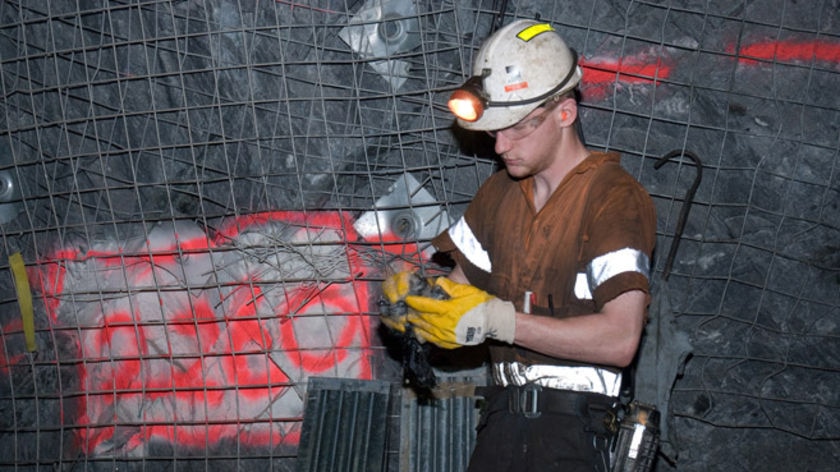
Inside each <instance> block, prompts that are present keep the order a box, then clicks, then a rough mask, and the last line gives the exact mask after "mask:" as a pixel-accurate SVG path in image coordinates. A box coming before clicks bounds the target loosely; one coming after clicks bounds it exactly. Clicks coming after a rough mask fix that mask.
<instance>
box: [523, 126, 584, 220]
mask: <svg viewBox="0 0 840 472" xmlns="http://www.w3.org/2000/svg"><path fill="white" fill-rule="evenodd" d="M563 141H565V142H568V143H569V145H567V146H561V147H558V149H557V152H556V153H555V157H554V162H553V164H552V165H551V166H550V167H548V168H547V169H545V170H543V171H542V172H540V173H538V174H535V175H534V196H533V197H534V207H535V208H536V209H537V211H540V209H542V207H543V206H544V205H545V204H546V202H548V199H549V198H551V195H553V194H554V191H555V190H557V187H559V186H560V184H561V183H563V181H564V180H565V179H566V177H567V176H568V175H569V173H570V172H572V170H574V168H575V167H577V166H578V165H579V164H580V163H581V162H583V161H584V160H585V159H586V157H587V156H589V150H588V149H586V147H585V146H584V145H583V143H581V142H580V140H577V139H571V140H563ZM561 142H562V141H561Z"/></svg>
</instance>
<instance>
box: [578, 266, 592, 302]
mask: <svg viewBox="0 0 840 472" xmlns="http://www.w3.org/2000/svg"><path fill="white" fill-rule="evenodd" d="M575 296H576V297H577V298H578V300H592V291H591V290H589V278H588V277H586V274H584V273H583V272H578V275H577V278H576V279H575Z"/></svg>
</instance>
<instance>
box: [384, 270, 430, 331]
mask: <svg viewBox="0 0 840 472" xmlns="http://www.w3.org/2000/svg"><path fill="white" fill-rule="evenodd" d="M418 280H419V281H421V282H422V281H423V279H422V278H420V275H418V274H417V273H416V272H413V271H403V272H397V273H396V274H394V275H391V276H389V277H388V278H386V279H385V280H384V281H383V282H382V294H383V295H384V296H385V300H382V301H381V302H380V303H379V307H380V309H379V315H380V319H381V320H382V323H384V324H385V326H387V327H389V328H391V329H393V330H394V331H397V332H399V333H405V330H406V327H407V326H408V320H407V317H408V314H409V312H410V311H411V310H410V309H409V307H408V305H407V304H406V303H405V297H406V296H407V295H409V294H410V293H412V290H415V287H414V285H416V284H417V281H418Z"/></svg>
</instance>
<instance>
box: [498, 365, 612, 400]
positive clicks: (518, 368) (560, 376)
mask: <svg viewBox="0 0 840 472" xmlns="http://www.w3.org/2000/svg"><path fill="white" fill-rule="evenodd" d="M493 379H494V380H495V381H496V384H498V385H501V386H502V387H507V386H508V385H516V386H520V387H521V386H523V385H526V384H536V385H539V386H541V387H547V388H556V389H558V390H572V391H575V392H592V393H600V394H602V395H607V396H610V397H617V396H618V393H619V391H620V390H621V373H620V372H612V371H609V370H607V369H601V368H599V367H591V366H564V365H546V364H536V365H526V364H522V363H521V362H498V363H496V364H493Z"/></svg>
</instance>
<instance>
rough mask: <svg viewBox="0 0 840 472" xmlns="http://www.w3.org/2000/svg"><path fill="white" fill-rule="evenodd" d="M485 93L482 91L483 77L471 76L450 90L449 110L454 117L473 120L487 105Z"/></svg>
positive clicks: (482, 112)
mask: <svg viewBox="0 0 840 472" xmlns="http://www.w3.org/2000/svg"><path fill="white" fill-rule="evenodd" d="M487 104H488V99H487V94H486V93H485V92H484V77H483V76H478V75H476V76H473V77H470V79H469V80H467V81H466V82H465V83H464V85H462V86H461V87H460V88H458V89H457V90H455V91H454V92H452V95H451V96H450V97H449V103H448V105H449V110H450V111H451V112H452V114H453V115H455V116H456V117H458V118H460V119H462V120H464V121H469V122H473V121H476V120H478V119H479V118H481V115H483V114H484V109H485V108H486V107H487Z"/></svg>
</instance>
